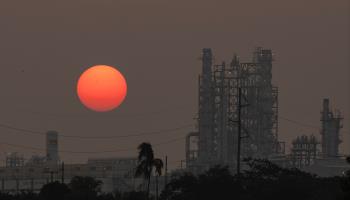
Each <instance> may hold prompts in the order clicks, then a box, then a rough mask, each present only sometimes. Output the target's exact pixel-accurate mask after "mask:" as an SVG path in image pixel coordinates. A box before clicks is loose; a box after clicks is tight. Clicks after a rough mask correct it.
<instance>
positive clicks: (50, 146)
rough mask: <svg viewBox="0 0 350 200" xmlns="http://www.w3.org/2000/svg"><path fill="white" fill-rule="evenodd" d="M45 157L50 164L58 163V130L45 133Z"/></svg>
mask: <svg viewBox="0 0 350 200" xmlns="http://www.w3.org/2000/svg"><path fill="white" fill-rule="evenodd" d="M46 158H47V161H48V162H49V163H50V164H58V161H59V157H58V132H56V131H48V132H47V133H46Z"/></svg>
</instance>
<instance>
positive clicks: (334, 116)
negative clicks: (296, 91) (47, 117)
mask: <svg viewBox="0 0 350 200" xmlns="http://www.w3.org/2000/svg"><path fill="white" fill-rule="evenodd" d="M201 60H202V73H201V74H200V75H199V79H198V83H199V85H198V94H199V97H198V118H197V119H196V122H195V123H196V130H193V131H192V132H190V133H189V134H188V135H187V136H186V137H178V138H173V139H171V140H168V141H165V142H162V143H158V144H153V145H154V146H155V145H165V144H168V143H172V142H174V141H178V140H185V141H186V142H185V147H179V148H185V152H186V155H185V159H184V160H181V161H180V162H181V168H179V169H175V170H173V171H171V172H170V171H169V172H168V169H167V164H168V163H167V159H165V173H164V175H163V177H164V178H161V179H152V181H151V185H150V189H151V193H155V191H156V190H157V191H158V185H160V186H159V188H164V187H165V185H166V183H167V182H168V179H169V176H170V175H171V174H173V173H175V174H176V173H180V172H191V173H193V174H200V173H203V172H205V171H207V170H209V169H211V168H213V167H215V166H218V165H220V166H228V169H229V171H230V172H232V174H236V173H237V174H240V172H241V171H242V170H245V169H247V168H248V162H247V161H245V158H254V159H267V160H269V161H271V162H272V163H275V164H277V165H278V166H281V167H284V168H298V169H301V170H303V171H306V172H312V173H316V174H318V175H319V176H335V175H342V174H343V173H344V172H345V171H346V170H349V165H348V164H347V163H346V160H345V157H346V156H345V155H341V154H340V153H339V144H340V143H341V140H340V135H341V129H342V121H343V117H342V115H341V112H340V111H338V110H332V108H331V106H330V101H329V99H328V98H324V99H323V103H322V108H321V109H322V111H321V116H320V119H321V120H320V122H321V123H320V124H321V126H320V127H315V126H313V128H315V129H318V128H320V130H321V131H320V135H319V136H320V137H319V136H318V135H303V136H298V137H296V138H295V139H294V140H293V141H292V148H291V149H290V150H286V143H285V142H284V141H280V139H279V134H283V133H279V129H278V127H279V120H286V121H289V122H291V123H297V124H299V125H301V126H312V125H308V124H305V123H302V122H299V121H297V120H293V119H289V118H285V117H282V116H279V112H278V111H279V102H278V87H277V86H274V85H273V84H272V66H273V65H272V63H273V53H272V50H270V49H264V48H261V47H259V48H256V49H255V51H254V53H253V57H252V60H251V61H250V62H241V61H240V59H239V57H238V56H237V55H234V57H233V58H232V60H231V61H230V62H229V63H226V62H222V63H214V62H213V52H212V50H211V49H210V48H204V49H203V50H202V57H201ZM320 102H321V100H320ZM0 126H1V127H2V128H7V129H13V130H16V131H18V132H21V133H23V134H26V133H27V134H39V135H43V136H45V137H46V149H45V150H46V155H44V156H39V155H33V156H32V157H30V158H24V156H22V155H21V153H19V152H11V153H8V154H7V156H6V161H5V166H2V167H0V180H1V184H0V189H1V191H3V192H18V191H23V190H28V191H35V192H37V191H39V190H40V189H41V188H42V187H43V185H45V184H47V183H50V182H54V181H60V182H62V183H68V182H69V181H70V180H71V179H72V178H73V177H76V176H89V177H93V178H95V179H97V180H101V181H102V182H103V186H102V191H104V192H112V191H114V190H115V189H116V188H117V189H118V190H120V191H132V190H138V189H140V187H141V186H142V184H143V181H142V179H141V178H135V176H134V175H135V170H136V167H137V164H138V158H137V157H136V155H135V156H134V157H112V158H91V159H89V160H88V161H87V163H82V164H68V163H66V164H65V163H64V160H60V155H59V154H60V152H65V153H96V152H94V151H88V152H84V151H76V152H74V151H65V150H60V148H59V138H60V137H77V138H85V139H99V138H104V139H108V138H118V137H137V136H140V135H152V134H164V133H166V132H179V131H183V129H184V128H188V127H191V126H192V124H186V125H184V126H181V127H175V128H171V129H164V130H158V131H154V132H142V133H134V134H125V135H119V136H96V137H88V136H69V135H65V134H60V133H58V132H56V131H48V132H40V131H33V130H28V129H24V128H19V127H13V126H9V125H6V124H0ZM318 138H320V139H318ZM3 144H6V145H9V146H11V145H13V146H17V147H19V148H23V149H31V148H33V149H38V148H37V147H32V146H21V145H16V144H10V143H3ZM136 148H137V147H130V148H129V149H118V150H106V151H105V152H117V151H128V150H130V149H136ZM41 150H42V149H41ZM98 153H103V152H98ZM183 163H185V164H183ZM154 180H157V183H156V182H155V181H154Z"/></svg>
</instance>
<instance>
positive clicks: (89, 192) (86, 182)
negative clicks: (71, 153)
mask: <svg viewBox="0 0 350 200" xmlns="http://www.w3.org/2000/svg"><path fill="white" fill-rule="evenodd" d="M101 185H102V182H101V181H99V180H95V179H94V178H92V177H82V176H76V177H73V178H72V180H71V182H70V183H69V187H70V189H71V190H72V193H71V194H70V195H69V199H72V200H73V199H74V200H78V199H84V200H89V199H96V197H97V195H98V193H99V192H101Z"/></svg>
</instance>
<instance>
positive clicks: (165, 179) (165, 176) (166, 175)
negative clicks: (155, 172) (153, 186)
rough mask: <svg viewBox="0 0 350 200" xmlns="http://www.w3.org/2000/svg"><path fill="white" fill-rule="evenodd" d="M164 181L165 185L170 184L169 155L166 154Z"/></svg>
mask: <svg viewBox="0 0 350 200" xmlns="http://www.w3.org/2000/svg"><path fill="white" fill-rule="evenodd" d="M164 183H165V184H164V185H165V186H166V185H167V184H168V156H165V173H164Z"/></svg>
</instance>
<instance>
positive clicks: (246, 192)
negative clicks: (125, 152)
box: [0, 159, 350, 200]
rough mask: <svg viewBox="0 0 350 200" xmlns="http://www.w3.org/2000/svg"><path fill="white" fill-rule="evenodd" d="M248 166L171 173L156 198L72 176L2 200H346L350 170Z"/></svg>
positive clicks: (262, 162)
mask: <svg viewBox="0 0 350 200" xmlns="http://www.w3.org/2000/svg"><path fill="white" fill-rule="evenodd" d="M246 162H247V163H248V165H249V167H250V169H249V170H247V171H243V172H242V173H241V174H239V175H232V174H231V173H230V171H229V170H228V169H227V168H226V167H221V166H217V167H214V168H212V169H210V170H208V171H206V172H204V173H202V174H200V175H197V176H195V175H193V174H191V173H181V174H176V175H174V176H173V177H172V178H171V179H170V182H169V183H168V184H167V185H166V187H165V189H164V190H163V191H162V192H161V194H160V196H159V197H158V198H155V197H154V196H152V195H149V197H148V193H147V191H144V192H136V191H133V192H126V193H120V192H114V193H110V194H103V193H102V192H101V185H102V182H100V181H97V180H95V179H93V178H91V177H75V178H73V179H72V180H71V182H70V183H69V184H67V185H66V184H62V183H59V182H54V183H49V184H47V185H45V186H44V187H43V188H42V189H41V191H40V193H38V194H33V193H22V194H16V195H10V194H1V195H0V199H1V200H146V199H159V200H214V199H220V200H222V199H237V200H260V199H261V200H265V199H269V200H274V199H276V200H277V199H278V200H337V199H339V200H340V199H341V200H344V199H350V173H347V174H345V175H344V176H342V177H331V178H321V177H318V176H316V175H313V174H310V173H306V172H303V171H300V170H298V169H286V168H282V167H279V166H277V165H275V164H273V163H271V162H269V161H267V160H256V159H255V160H246Z"/></svg>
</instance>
